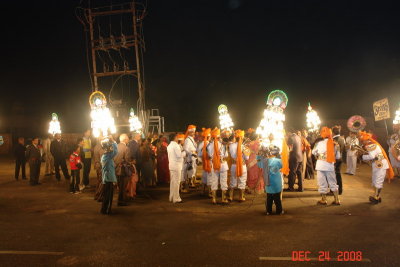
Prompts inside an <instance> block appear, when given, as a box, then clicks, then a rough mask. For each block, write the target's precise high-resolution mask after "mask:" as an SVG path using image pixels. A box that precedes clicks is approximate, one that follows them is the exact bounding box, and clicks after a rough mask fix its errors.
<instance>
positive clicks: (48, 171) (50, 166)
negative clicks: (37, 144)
mask: <svg viewBox="0 0 400 267" xmlns="http://www.w3.org/2000/svg"><path fill="white" fill-rule="evenodd" d="M52 139H53V135H51V134H49V136H48V137H47V138H46V139H44V140H43V153H44V159H45V162H46V168H45V175H46V176H49V175H52V174H54V158H53V155H52V154H51V152H50V145H51V141H52Z"/></svg>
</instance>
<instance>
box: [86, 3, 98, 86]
mask: <svg viewBox="0 0 400 267" xmlns="http://www.w3.org/2000/svg"><path fill="white" fill-rule="evenodd" d="M88 17H89V30H90V49H91V51H92V64H93V67H92V68H93V73H91V75H92V76H93V82H94V88H92V91H93V90H94V91H98V90H99V85H98V83H97V75H96V73H97V68H96V52H95V49H94V39H93V35H94V34H93V17H92V10H91V9H90V8H89V10H88Z"/></svg>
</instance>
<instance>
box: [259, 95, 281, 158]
mask: <svg viewBox="0 0 400 267" xmlns="http://www.w3.org/2000/svg"><path fill="white" fill-rule="evenodd" d="M274 102H275V100H274ZM279 105H280V104H278V106H268V107H267V109H265V110H264V118H263V119H262V120H261V122H260V126H259V127H257V130H256V133H257V134H258V135H260V137H261V138H260V141H261V145H262V146H263V147H266V148H269V147H270V146H271V145H272V146H277V147H279V149H280V150H281V151H282V143H283V139H284V138H285V136H284V134H285V129H284V126H283V123H284V121H285V114H283V110H282V109H281V108H280V107H279ZM271 135H272V136H273V138H270V136H271ZM272 136H271V137H272ZM271 139H272V140H271Z"/></svg>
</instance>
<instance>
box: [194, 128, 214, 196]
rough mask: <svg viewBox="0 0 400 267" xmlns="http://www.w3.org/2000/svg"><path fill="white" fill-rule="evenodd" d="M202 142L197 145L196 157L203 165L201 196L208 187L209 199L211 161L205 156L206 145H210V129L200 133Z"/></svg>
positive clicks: (204, 129)
mask: <svg viewBox="0 0 400 267" xmlns="http://www.w3.org/2000/svg"><path fill="white" fill-rule="evenodd" d="M201 135H202V138H203V141H201V142H200V143H199V145H198V146H197V155H198V159H199V161H201V163H202V165H203V174H202V178H201V182H202V184H203V195H205V194H206V187H208V195H209V197H212V195H211V175H212V170H211V161H210V159H209V158H208V155H207V151H206V149H207V145H208V144H209V143H210V138H211V129H210V128H207V129H206V128H203V131H202V133H201Z"/></svg>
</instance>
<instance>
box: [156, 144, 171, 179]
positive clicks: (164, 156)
mask: <svg viewBox="0 0 400 267" xmlns="http://www.w3.org/2000/svg"><path fill="white" fill-rule="evenodd" d="M167 146H168V143H167V139H166V138H165V137H162V138H161V139H160V141H159V142H158V144H157V180H158V182H159V183H163V184H167V183H169V179H170V178H169V167H168V152H167Z"/></svg>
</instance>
